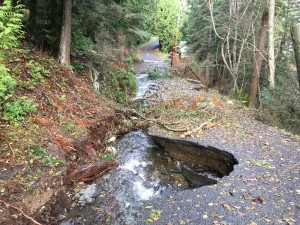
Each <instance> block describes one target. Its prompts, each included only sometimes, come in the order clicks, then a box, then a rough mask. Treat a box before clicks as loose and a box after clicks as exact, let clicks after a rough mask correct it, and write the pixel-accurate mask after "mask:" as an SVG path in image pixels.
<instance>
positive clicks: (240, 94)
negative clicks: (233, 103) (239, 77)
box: [230, 89, 250, 107]
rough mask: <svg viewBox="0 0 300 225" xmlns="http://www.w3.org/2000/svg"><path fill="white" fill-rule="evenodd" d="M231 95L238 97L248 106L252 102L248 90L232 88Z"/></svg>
mask: <svg viewBox="0 0 300 225" xmlns="http://www.w3.org/2000/svg"><path fill="white" fill-rule="evenodd" d="M230 97H232V98H236V99H238V100H239V101H240V102H241V103H242V104H243V105H245V106H248V107H249V104H250V96H249V94H248V93H247V92H246V91H237V90H233V89H232V90H231V91H230Z"/></svg>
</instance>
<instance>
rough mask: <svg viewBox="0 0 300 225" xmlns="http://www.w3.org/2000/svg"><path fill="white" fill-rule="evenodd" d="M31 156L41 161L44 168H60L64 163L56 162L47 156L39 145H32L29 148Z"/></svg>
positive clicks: (45, 151)
mask: <svg viewBox="0 0 300 225" xmlns="http://www.w3.org/2000/svg"><path fill="white" fill-rule="evenodd" d="M30 151H31V154H32V155H33V156H34V157H35V158H37V159H40V160H42V163H43V164H44V166H48V167H55V166H60V165H63V164H64V161H62V160H58V159H56V158H54V157H52V156H48V155H47V150H46V149H44V148H42V147H41V146H39V145H34V146H32V147H31V148H30Z"/></svg>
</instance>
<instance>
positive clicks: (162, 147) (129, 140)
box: [110, 131, 238, 205]
mask: <svg viewBox="0 0 300 225" xmlns="http://www.w3.org/2000/svg"><path fill="white" fill-rule="evenodd" d="M116 147H117V149H118V151H119V156H118V161H119V163H120V166H119V168H117V169H116V170H115V171H114V172H113V173H112V174H111V179H110V182H111V186H113V187H114V189H115V190H116V194H117V196H118V197H119V198H120V199H122V200H123V202H127V203H128V204H129V205H130V202H134V201H138V200H149V199H151V198H153V197H155V196H159V195H161V194H164V193H167V192H169V191H172V192H173V191H180V190H186V189H191V188H199V187H202V186H205V185H213V184H216V183H217V182H218V181H219V180H220V179H221V178H222V177H223V176H227V175H229V174H230V172H231V171H233V169H234V165H235V164H237V163H238V162H237V160H236V159H235V158H234V156H233V155H232V154H230V153H228V152H226V151H222V150H219V149H217V148H213V147H208V146H203V145H200V144H197V143H194V142H190V141H186V140H181V139H171V138H166V137H160V136H155V135H151V136H149V135H147V134H145V133H143V132H142V131H135V132H131V133H128V134H126V135H125V136H123V137H122V138H121V139H120V140H119V142H118V144H117V146H116Z"/></svg>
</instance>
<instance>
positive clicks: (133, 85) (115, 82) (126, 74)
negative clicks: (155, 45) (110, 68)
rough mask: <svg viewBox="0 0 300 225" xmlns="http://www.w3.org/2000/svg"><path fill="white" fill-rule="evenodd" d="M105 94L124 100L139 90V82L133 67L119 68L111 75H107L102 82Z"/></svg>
mask: <svg viewBox="0 0 300 225" xmlns="http://www.w3.org/2000/svg"><path fill="white" fill-rule="evenodd" d="M101 86H102V91H103V92H104V93H103V94H105V95H108V96H111V97H112V98H115V99H117V100H118V101H124V100H126V99H127V98H128V96H131V95H132V94H134V93H136V92H137V89H138V87H137V82H136V79H135V73H134V71H133V70H132V69H129V70H127V71H122V70H117V71H116V72H114V73H113V74H112V75H111V77H106V78H104V80H103V81H102V83H101Z"/></svg>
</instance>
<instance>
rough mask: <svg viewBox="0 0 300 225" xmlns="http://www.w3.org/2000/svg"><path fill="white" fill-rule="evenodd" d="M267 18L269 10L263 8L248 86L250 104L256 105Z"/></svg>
mask: <svg viewBox="0 0 300 225" xmlns="http://www.w3.org/2000/svg"><path fill="white" fill-rule="evenodd" d="M268 20H269V11H268V9H265V11H264V12H263V15H262V19H261V24H260V28H259V37H258V44H257V47H256V49H255V54H254V61H253V70H252V80H251V88H250V105H251V106H255V105H256V98H257V93H258V81H259V76H260V71H261V67H262V62H263V58H264V56H263V52H264V47H265V41H266V37H267V25H268Z"/></svg>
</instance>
